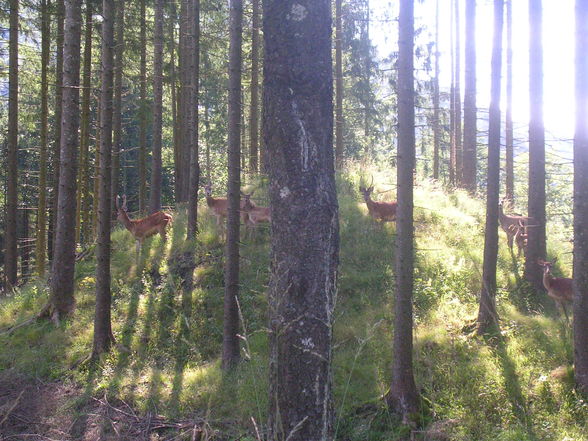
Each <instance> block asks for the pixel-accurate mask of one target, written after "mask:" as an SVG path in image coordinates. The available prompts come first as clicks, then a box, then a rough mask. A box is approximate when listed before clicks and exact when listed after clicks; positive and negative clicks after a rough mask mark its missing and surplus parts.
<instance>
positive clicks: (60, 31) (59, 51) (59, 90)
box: [47, 0, 65, 262]
mask: <svg viewBox="0 0 588 441" xmlns="http://www.w3.org/2000/svg"><path fill="white" fill-rule="evenodd" d="M55 7H56V11H55V13H56V15H57V31H56V32H57V34H56V36H55V51H56V55H55V123H54V125H55V132H54V134H53V135H54V138H53V152H52V153H53V158H52V161H51V167H52V169H53V176H52V186H53V192H52V193H53V194H52V195H51V210H50V211H49V229H48V235H47V255H48V257H49V260H50V261H51V262H53V248H54V246H55V221H56V218H57V200H58V198H59V155H60V149H61V114H62V113H63V109H62V108H61V101H62V96H63V38H64V26H65V6H64V0H57V3H56V5H55Z"/></svg>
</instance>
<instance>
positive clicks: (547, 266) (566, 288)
mask: <svg viewBox="0 0 588 441" xmlns="http://www.w3.org/2000/svg"><path fill="white" fill-rule="evenodd" d="M555 262H557V259H554V260H553V262H546V261H545V260H541V259H539V260H538V261H537V263H538V264H539V265H541V266H542V267H543V286H544V287H545V289H546V290H547V295H548V296H549V297H551V298H552V299H553V300H555V302H556V303H557V304H558V305H559V306H560V307H561V308H562V309H563V312H564V314H565V316H566V320H567V321H568V322H569V321H570V319H569V317H568V311H567V309H566V303H572V301H573V298H574V290H573V287H572V279H570V278H568V277H553V274H551V268H552V267H553V265H554V264H555Z"/></svg>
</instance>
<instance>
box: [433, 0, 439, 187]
mask: <svg viewBox="0 0 588 441" xmlns="http://www.w3.org/2000/svg"><path fill="white" fill-rule="evenodd" d="M439 56H440V52H439V0H436V2H435V77H434V78H433V179H435V180H437V179H439V164H440V161H439V150H440V145H441V115H440V113H441V112H440V106H439V101H440V98H439Z"/></svg>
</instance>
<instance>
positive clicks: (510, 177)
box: [505, 0, 514, 203]
mask: <svg viewBox="0 0 588 441" xmlns="http://www.w3.org/2000/svg"><path fill="white" fill-rule="evenodd" d="M505 117H506V123H505V124H506V126H505V137H506V164H505V169H506V170H505V172H506V173H505V174H506V179H505V180H506V192H505V193H506V194H505V196H506V199H507V200H508V201H510V202H511V203H512V202H514V136H513V134H514V131H513V123H512V0H506V115H505Z"/></svg>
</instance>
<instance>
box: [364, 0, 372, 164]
mask: <svg viewBox="0 0 588 441" xmlns="http://www.w3.org/2000/svg"><path fill="white" fill-rule="evenodd" d="M365 15H366V17H365V18H366V20H365V34H364V36H363V38H364V39H365V42H364V46H365V51H366V52H365V57H364V61H365V84H366V88H365V93H366V95H365V109H364V115H363V136H365V139H366V142H367V148H366V151H367V153H368V155H372V154H373V145H372V139H371V137H370V111H371V96H370V91H371V87H370V82H371V72H372V68H371V62H372V57H371V53H370V46H371V45H370V0H365Z"/></svg>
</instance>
